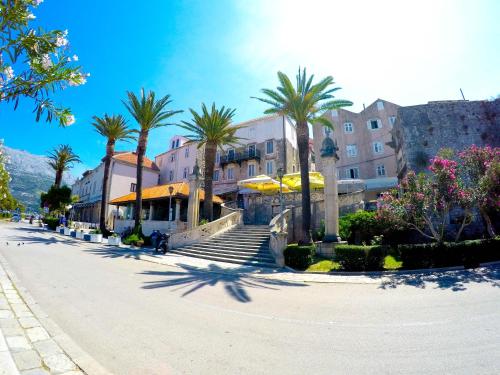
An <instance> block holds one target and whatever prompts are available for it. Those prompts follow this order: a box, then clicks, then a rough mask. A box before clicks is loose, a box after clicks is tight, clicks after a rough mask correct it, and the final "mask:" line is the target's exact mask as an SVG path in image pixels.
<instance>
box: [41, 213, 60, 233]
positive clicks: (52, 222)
mask: <svg viewBox="0 0 500 375" xmlns="http://www.w3.org/2000/svg"><path fill="white" fill-rule="evenodd" d="M43 222H44V224H47V227H49V229H52V230H56V228H57V226H58V225H59V218H57V217H53V216H46V217H44V218H43Z"/></svg>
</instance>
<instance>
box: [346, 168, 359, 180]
mask: <svg viewBox="0 0 500 375" xmlns="http://www.w3.org/2000/svg"><path fill="white" fill-rule="evenodd" d="M345 177H346V178H359V168H358V167H353V168H348V169H346V170H345Z"/></svg>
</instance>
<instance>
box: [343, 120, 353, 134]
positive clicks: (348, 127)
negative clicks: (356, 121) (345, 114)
mask: <svg viewBox="0 0 500 375" xmlns="http://www.w3.org/2000/svg"><path fill="white" fill-rule="evenodd" d="M353 131H354V128H353V126H352V122H346V123H344V132H346V133H352V132H353Z"/></svg>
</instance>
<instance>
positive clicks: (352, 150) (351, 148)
mask: <svg viewBox="0 0 500 375" xmlns="http://www.w3.org/2000/svg"><path fill="white" fill-rule="evenodd" d="M346 148H347V156H348V157H350V158H354V157H356V156H358V147H357V146H356V145H347V146H346Z"/></svg>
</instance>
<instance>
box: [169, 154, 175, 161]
mask: <svg viewBox="0 0 500 375" xmlns="http://www.w3.org/2000/svg"><path fill="white" fill-rule="evenodd" d="M170 161H171V162H174V161H175V153H174V154H172V155H170Z"/></svg>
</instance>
